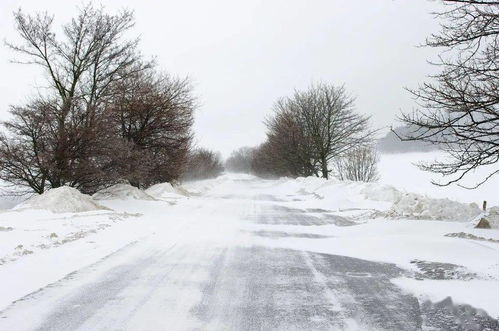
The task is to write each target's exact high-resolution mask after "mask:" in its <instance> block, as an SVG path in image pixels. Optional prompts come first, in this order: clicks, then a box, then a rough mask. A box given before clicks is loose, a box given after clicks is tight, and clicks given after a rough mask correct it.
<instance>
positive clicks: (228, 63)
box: [0, 0, 440, 157]
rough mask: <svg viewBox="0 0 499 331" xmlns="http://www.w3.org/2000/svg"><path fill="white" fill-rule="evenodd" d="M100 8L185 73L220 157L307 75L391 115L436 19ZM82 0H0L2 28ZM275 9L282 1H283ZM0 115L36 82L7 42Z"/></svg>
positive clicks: (403, 103) (357, 11) (425, 55)
mask: <svg viewBox="0 0 499 331" xmlns="http://www.w3.org/2000/svg"><path fill="white" fill-rule="evenodd" d="M101 3H102V4H103V6H104V7H105V8H106V10H108V11H111V12H115V11H116V10H118V9H121V8H129V9H133V10H134V12H135V19H136V25H135V28H134V29H133V32H132V35H138V36H140V38H141V42H140V45H139V49H140V50H141V51H142V53H143V54H144V55H145V56H146V58H152V57H154V58H155V59H156V61H157V63H158V67H159V68H160V70H162V71H164V72H167V73H169V74H172V75H176V76H180V77H185V76H188V77H190V78H191V80H192V82H193V85H194V94H195V95H196V96H197V97H198V104H199V107H198V109H197V110H196V112H195V124H194V134H195V143H196V145H198V146H200V147H206V148H209V149H212V150H215V151H219V152H221V153H222V155H223V156H224V157H227V156H228V155H229V154H230V153H231V152H232V151H233V150H235V149H237V148H239V147H242V146H255V145H257V144H259V143H261V142H263V140H264V138H265V128H264V125H263V120H264V119H265V117H266V116H268V115H269V114H271V112H272V105H273V104H274V102H275V101H276V100H277V99H278V98H280V97H285V96H288V95H290V94H292V93H293V91H294V90H295V89H304V88H306V87H308V86H309V85H310V84H311V83H314V82H326V83H330V84H334V85H343V84H344V85H345V88H346V90H347V91H348V92H349V93H350V94H351V95H353V96H355V97H356V102H355V106H356V110H357V111H359V112H360V113H364V114H367V115H371V116H372V121H371V126H372V127H374V128H383V127H387V126H390V125H392V124H396V123H395V118H396V116H397V114H399V113H400V111H401V110H405V111H408V110H412V109H413V108H414V102H413V100H412V98H411V96H410V94H409V93H408V92H407V91H405V90H404V87H417V85H418V84H419V83H421V82H422V81H423V80H424V78H425V76H426V75H427V74H429V73H430V72H432V70H433V69H432V67H431V65H430V64H428V63H427V60H428V59H430V58H431V57H432V56H434V55H435V54H436V50H434V49H428V48H418V47H417V45H419V44H421V43H423V42H424V40H425V38H426V37H427V36H429V35H430V34H431V33H432V32H433V33H434V32H438V30H439V27H438V22H437V21H436V20H434V18H433V16H432V15H431V12H432V11H434V10H437V9H438V8H439V7H440V4H438V3H436V2H433V1H418V2H410V3H408V2H406V1H402V0H395V1H394V0H380V1H377V2H370V3H369V4H367V3H351V2H346V1H340V2H334V3H333V2H329V1H318V2H315V3H314V4H313V5H312V6H310V3H308V2H301V1H277V2H272V3H268V2H263V1H252V2H239V1H238V2H234V1H218V2H217V3H216V5H211V4H208V3H205V2H203V1H187V2H182V3H175V2H172V1H170V2H165V3H161V4H155V6H154V7H152V6H150V5H149V4H144V3H141V2H139V1H132V0H127V1H121V2H119V3H116V2H111V1H102V2H101ZM82 4H83V3H82V2H81V1H68V2H67V5H64V6H57V5H56V1H45V2H43V3H40V2H38V1H34V0H30V1H24V2H23V3H22V4H21V5H19V3H17V2H14V1H8V2H3V3H2V4H0V9H1V10H0V15H1V16H0V29H1V31H2V35H1V39H2V40H7V41H11V42H16V41H18V40H19V39H18V36H17V35H16V33H15V31H14V21H13V15H12V13H13V12H14V11H16V10H17V9H18V8H21V9H22V11H23V12H26V13H35V12H38V11H45V10H46V11H48V12H49V13H52V14H54V16H55V22H54V26H55V28H56V29H59V27H60V26H61V25H62V24H63V23H65V22H67V20H68V19H69V18H71V17H72V16H74V13H75V12H76V11H77V8H78V7H79V6H80V7H81V5H82ZM284 9H285V10H284ZM0 49H1V50H0V56H1V58H2V60H1V61H0V71H1V72H2V73H3V75H4V77H8V78H9V79H8V80H3V81H2V82H1V83H0V84H1V85H0V91H1V92H0V97H1V103H0V120H5V119H7V118H8V116H9V115H8V110H9V105H16V104H23V103H25V102H26V101H27V100H28V98H29V97H30V96H33V95H34V92H33V87H35V86H44V85H45V81H44V76H43V74H42V73H41V72H40V71H39V69H37V68H36V67H35V66H31V65H21V64H15V63H11V62H10V60H12V59H15V55H16V54H15V53H14V52H12V51H11V50H9V49H7V47H5V46H4V45H2V47H1V48H0Z"/></svg>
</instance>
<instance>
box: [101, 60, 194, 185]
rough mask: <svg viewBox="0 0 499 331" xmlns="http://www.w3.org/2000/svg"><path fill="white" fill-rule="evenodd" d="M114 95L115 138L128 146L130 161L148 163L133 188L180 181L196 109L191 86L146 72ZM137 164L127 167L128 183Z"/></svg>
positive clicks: (121, 83)
mask: <svg viewBox="0 0 499 331" xmlns="http://www.w3.org/2000/svg"><path fill="white" fill-rule="evenodd" d="M113 94H114V97H113V98H112V100H111V103H110V106H109V109H110V113H109V114H110V116H111V121H112V126H113V127H114V128H115V130H116V134H117V135H118V136H119V137H121V138H123V139H124V140H125V141H126V142H127V143H128V144H129V146H130V148H131V150H130V155H133V154H134V153H135V154H136V153H138V154H139V155H141V156H140V158H147V160H148V162H147V163H144V162H142V165H141V166H140V167H141V168H142V171H143V174H142V176H140V178H139V177H137V175H133V176H132V177H134V179H132V178H130V179H129V181H130V183H132V184H133V185H135V186H141V187H142V186H149V185H152V184H155V183H159V182H166V181H171V180H173V179H178V178H179V177H180V176H181V174H182V172H183V170H184V164H185V163H186V162H187V158H188V155H187V154H188V152H189V149H190V146H191V140H192V132H191V127H192V124H193V112H194V109H195V106H196V105H195V98H194V96H193V93H192V87H191V85H190V82H189V80H188V79H179V78H174V77H171V76H169V75H166V74H158V73H157V72H156V71H155V70H153V69H147V70H143V71H140V72H137V73H134V74H133V75H131V76H129V77H128V78H126V79H123V80H121V81H119V82H117V83H116V84H114V86H113ZM146 154H147V156H146ZM132 159H133V156H132V157H131V160H132ZM133 164H134V163H133V162H131V163H130V162H125V163H124V165H125V166H126V168H125V169H123V177H125V178H127V177H128V176H129V175H132V174H133V171H132V170H133V169H135V168H136V167H135V166H133Z"/></svg>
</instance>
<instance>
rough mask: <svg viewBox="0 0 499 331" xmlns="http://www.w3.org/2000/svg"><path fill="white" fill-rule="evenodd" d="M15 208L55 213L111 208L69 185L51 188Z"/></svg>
mask: <svg viewBox="0 0 499 331" xmlns="http://www.w3.org/2000/svg"><path fill="white" fill-rule="evenodd" d="M15 209H44V210H48V211H51V212H53V213H80V212H86V211H94V210H109V208H106V207H104V206H101V205H99V204H98V203H97V202H95V201H94V200H93V199H92V197H91V196H89V195H86V194H83V193H81V192H80V191H78V190H77V189H75V188H73V187H69V186H63V187H58V188H54V189H51V190H49V191H47V192H45V193H43V194H41V195H36V196H33V197H31V198H30V199H28V200H27V201H25V202H23V203H21V204H20V205H18V206H17V207H15Z"/></svg>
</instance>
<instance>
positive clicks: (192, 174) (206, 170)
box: [183, 148, 224, 180]
mask: <svg viewBox="0 0 499 331" xmlns="http://www.w3.org/2000/svg"><path fill="white" fill-rule="evenodd" d="M223 171H224V166H223V162H222V157H221V156H220V154H217V153H215V152H212V151H210V150H207V149H204V148H200V149H196V150H194V151H192V152H191V153H190V154H189V159H188V162H187V168H186V170H185V173H184V175H183V178H184V179H187V180H191V179H207V178H215V177H218V176H220V175H221V174H222V173H223Z"/></svg>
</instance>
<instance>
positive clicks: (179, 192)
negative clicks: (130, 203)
mask: <svg viewBox="0 0 499 331" xmlns="http://www.w3.org/2000/svg"><path fill="white" fill-rule="evenodd" d="M145 193H147V194H149V195H150V196H152V197H154V198H156V199H178V198H182V197H184V196H186V195H188V194H187V192H186V191H185V190H183V189H182V188H180V187H173V185H172V184H170V183H161V184H156V185H153V186H151V187H149V188H148V189H147V190H145Z"/></svg>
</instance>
